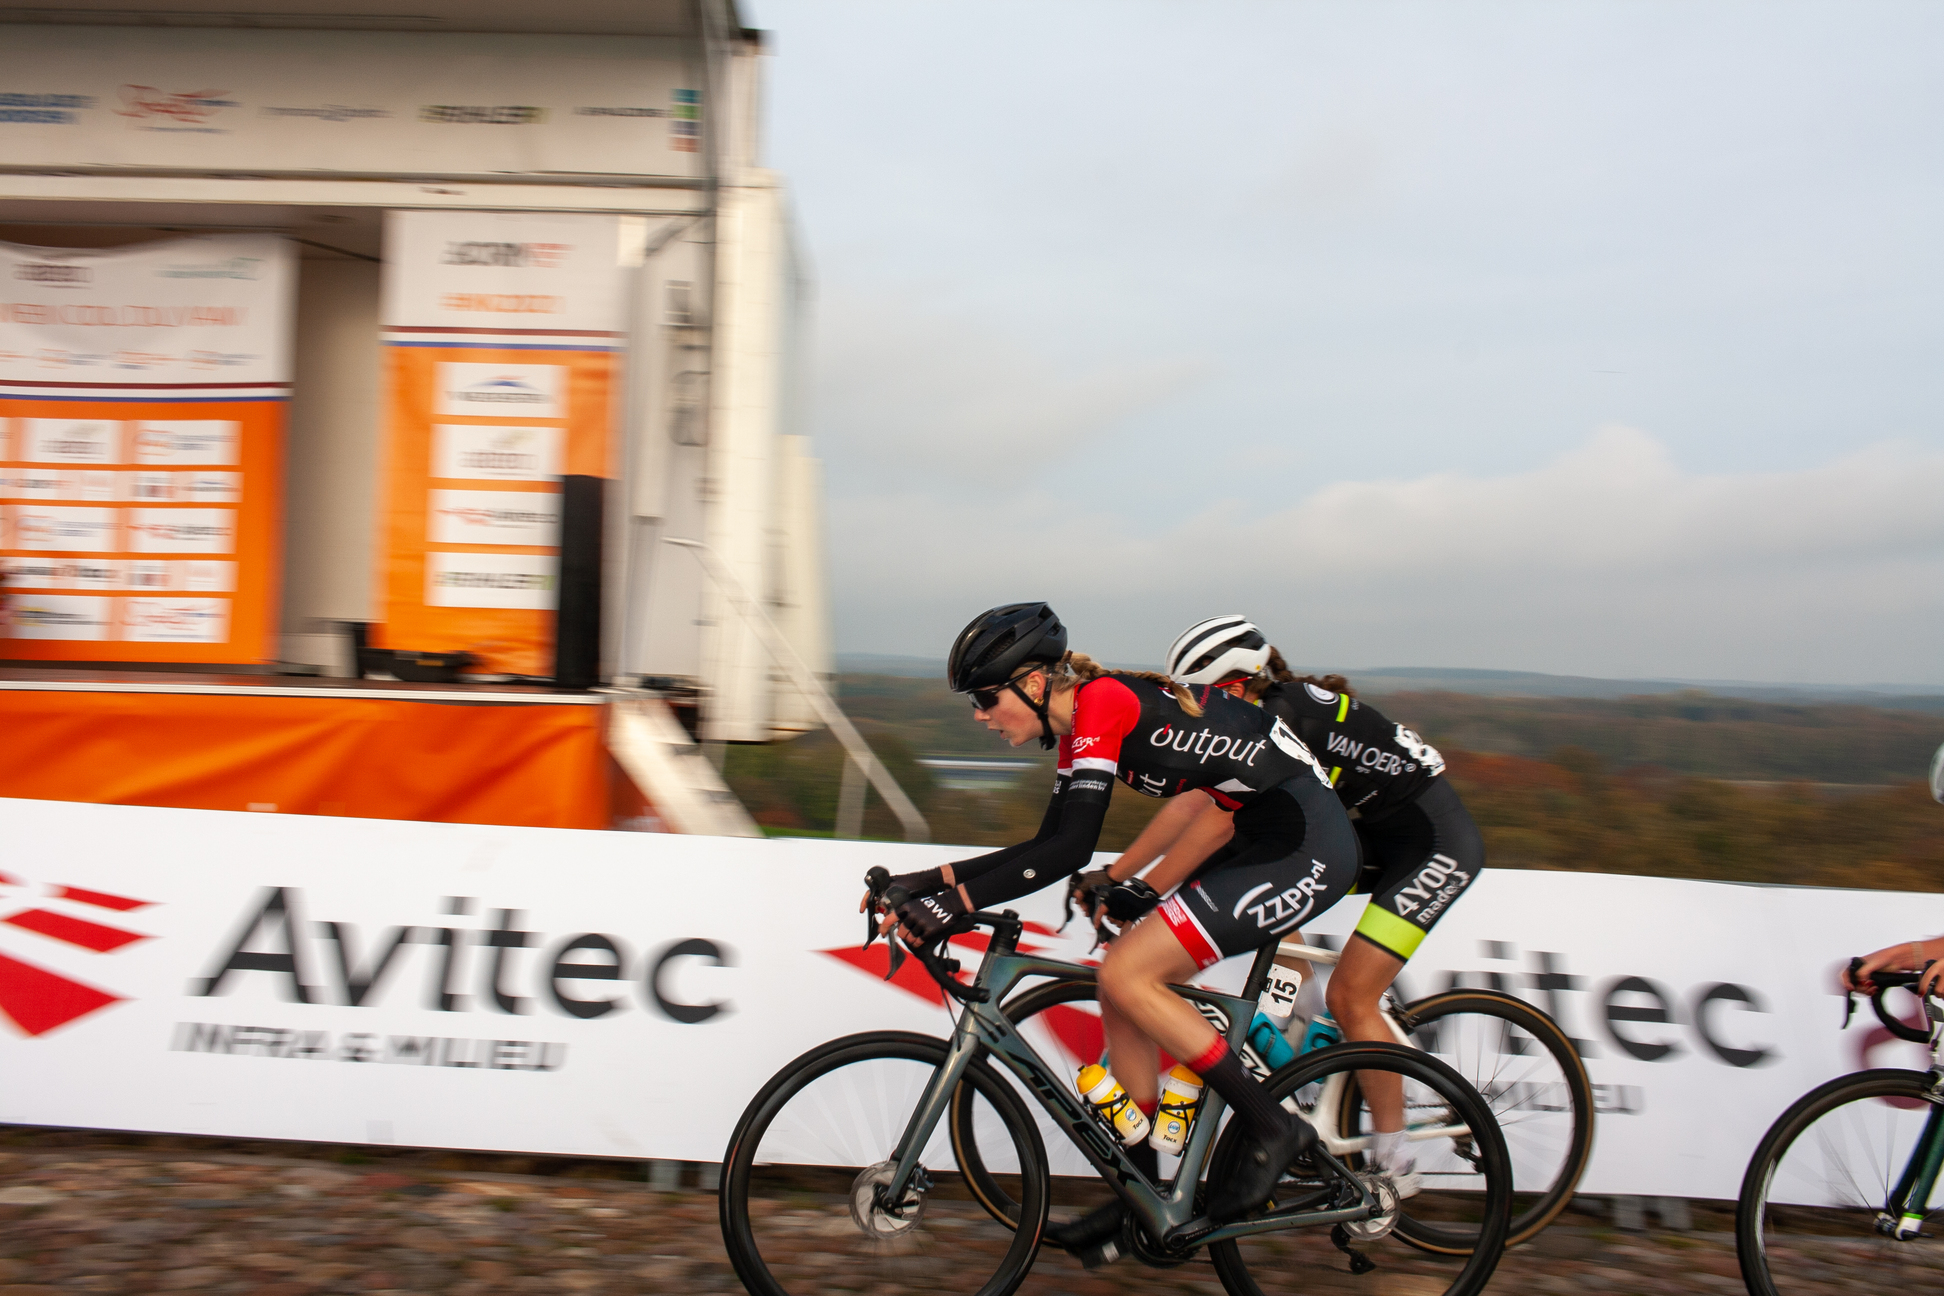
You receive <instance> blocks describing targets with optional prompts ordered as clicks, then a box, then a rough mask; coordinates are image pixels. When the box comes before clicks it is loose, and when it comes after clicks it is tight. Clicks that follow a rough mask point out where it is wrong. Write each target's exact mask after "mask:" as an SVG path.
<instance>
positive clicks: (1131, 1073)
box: [1100, 991, 1161, 1114]
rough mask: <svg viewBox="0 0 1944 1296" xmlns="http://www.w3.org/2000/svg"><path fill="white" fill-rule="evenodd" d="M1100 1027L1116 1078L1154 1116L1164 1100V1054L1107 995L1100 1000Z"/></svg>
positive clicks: (1103, 993) (1103, 995)
mask: <svg viewBox="0 0 1944 1296" xmlns="http://www.w3.org/2000/svg"><path fill="white" fill-rule="evenodd" d="M1100 1026H1101V1030H1102V1032H1103V1033H1104V1034H1105V1036H1106V1038H1107V1060H1108V1061H1109V1062H1111V1063H1113V1070H1114V1078H1115V1079H1116V1080H1118V1081H1120V1082H1121V1088H1123V1089H1125V1090H1127V1096H1128V1097H1129V1098H1132V1099H1133V1100H1134V1102H1135V1104H1136V1105H1137V1106H1139V1107H1140V1109H1141V1110H1142V1111H1144V1112H1148V1113H1149V1114H1152V1113H1153V1110H1154V1104H1155V1103H1157V1102H1159V1101H1160V1100H1161V1079H1160V1071H1161V1054H1160V1050H1158V1049H1157V1048H1155V1045H1154V1041H1153V1040H1151V1039H1149V1038H1148V1037H1147V1034H1146V1033H1145V1032H1144V1031H1142V1030H1141V1028H1140V1027H1139V1026H1136V1025H1135V1024H1134V1023H1133V1022H1132V1021H1130V1020H1128V1018H1127V1015H1126V1014H1125V1013H1123V1012H1121V1011H1120V1009H1118V1008H1116V1007H1114V1005H1113V1003H1112V1001H1110V1000H1109V999H1108V998H1107V996H1106V993H1105V992H1104V991H1103V992H1102V993H1101V997H1100Z"/></svg>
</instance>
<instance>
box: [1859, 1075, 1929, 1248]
mask: <svg viewBox="0 0 1944 1296" xmlns="http://www.w3.org/2000/svg"><path fill="white" fill-rule="evenodd" d="M1940 1169H1944V1101H1940V1100H1937V1099H1933V1100H1932V1102H1931V1108H1930V1114H1929V1115H1928V1116H1927V1117H1926V1118H1925V1120H1924V1133H1923V1137H1921V1138H1920V1139H1918V1140H1917V1146H1916V1147H1915V1148H1914V1149H1913V1150H1912V1151H1911V1154H1910V1160H1909V1161H1908V1162H1907V1163H1905V1165H1904V1171H1903V1177H1902V1178H1901V1179H1899V1180H1897V1186H1896V1187H1895V1188H1893V1189H1892V1190H1891V1192H1890V1200H1889V1201H1887V1202H1885V1203H1884V1206H1883V1209H1882V1210H1880V1211H1878V1212H1877V1217H1876V1231H1877V1232H1879V1233H1881V1234H1883V1235H1884V1236H1885V1237H1891V1238H1895V1239H1896V1240H1897V1241H1899V1242H1908V1241H1910V1240H1911V1239H1912V1238H1915V1237H1917V1236H1918V1235H1919V1234H1920V1233H1921V1232H1922V1230H1923V1227H1924V1213H1925V1210H1926V1208H1927V1207H1928V1206H1929V1204H1930V1198H1931V1191H1932V1190H1933V1189H1934V1188H1936V1186H1937V1175H1938V1171H1939V1170H1940Z"/></svg>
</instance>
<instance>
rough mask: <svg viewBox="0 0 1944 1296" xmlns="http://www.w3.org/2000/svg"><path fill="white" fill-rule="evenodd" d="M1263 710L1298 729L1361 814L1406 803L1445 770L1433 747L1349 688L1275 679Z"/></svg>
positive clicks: (1347, 804) (1340, 794)
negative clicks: (1339, 689) (1341, 690)
mask: <svg viewBox="0 0 1944 1296" xmlns="http://www.w3.org/2000/svg"><path fill="white" fill-rule="evenodd" d="M1262 709H1263V710H1265V711H1267V712H1269V713H1270V714H1271V715H1274V716H1277V717H1279V718H1280V719H1282V720H1283V721H1285V722H1286V723H1287V724H1288V726H1289V727H1290V728H1291V729H1294V730H1295V731H1296V733H1297V736H1298V737H1300V738H1301V739H1302V740H1303V742H1304V744H1305V745H1306V746H1307V747H1308V748H1309V750H1310V751H1311V752H1313V753H1314V754H1315V756H1316V758H1317V759H1318V760H1319V761H1321V762H1322V763H1323V768H1324V769H1325V770H1327V771H1328V778H1329V782H1330V786H1331V787H1333V788H1335V789H1336V793H1337V799H1338V800H1340V801H1342V802H1343V805H1344V808H1345V809H1349V810H1356V811H1358V812H1359V813H1361V814H1362V815H1363V817H1364V818H1365V819H1377V818H1381V817H1382V816H1384V815H1386V814H1389V813H1390V812H1391V811H1392V810H1395V809H1397V808H1398V807H1399V806H1402V805H1405V804H1407V803H1408V802H1410V801H1411V800H1412V799H1413V798H1414V797H1416V796H1417V794H1418V793H1420V792H1422V791H1423V790H1424V786H1425V784H1427V783H1429V782H1430V781H1431V780H1432V779H1434V778H1436V777H1437V776H1438V775H1440V774H1442V773H1444V767H1445V763H1444V757H1443V756H1441V755H1439V754H1438V749H1437V748H1436V747H1433V746H1432V745H1431V744H1430V743H1427V742H1425V741H1424V739H1422V738H1420V737H1418V736H1417V734H1415V733H1413V732H1412V731H1411V730H1409V729H1406V728H1405V727H1404V726H1403V725H1401V724H1393V723H1391V722H1390V721H1389V720H1386V719H1385V718H1384V716H1383V714H1382V713H1381V712H1379V711H1378V710H1377V709H1376V708H1375V707H1372V706H1367V705H1365V704H1364V703H1362V702H1360V701H1358V700H1357V699H1356V698H1353V697H1351V696H1350V695H1349V694H1348V693H1335V692H1332V691H1331V690H1329V689H1326V688H1320V687H1318V686H1317V685H1315V684H1302V683H1295V682H1290V683H1284V684H1273V685H1271V686H1270V687H1269V689H1268V691H1266V692H1265V693H1264V694H1263V695H1262Z"/></svg>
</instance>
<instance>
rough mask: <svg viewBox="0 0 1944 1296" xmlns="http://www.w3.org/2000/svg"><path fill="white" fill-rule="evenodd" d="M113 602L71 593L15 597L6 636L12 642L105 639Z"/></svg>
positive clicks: (110, 625) (9, 609)
mask: <svg viewBox="0 0 1944 1296" xmlns="http://www.w3.org/2000/svg"><path fill="white" fill-rule="evenodd" d="M114 603H115V600H113V599H107V598H85V597H81V596H78V595H73V594H15V595H12V596H10V597H9V599H8V603H7V633H8V634H9V635H11V636H12V637H13V638H15V639H108V638H111V637H112V634H111V631H112V629H113V608H114Z"/></svg>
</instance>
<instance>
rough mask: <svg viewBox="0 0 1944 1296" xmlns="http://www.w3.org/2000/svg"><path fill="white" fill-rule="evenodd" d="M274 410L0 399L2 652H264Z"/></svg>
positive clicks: (236, 656)
mask: <svg viewBox="0 0 1944 1296" xmlns="http://www.w3.org/2000/svg"><path fill="white" fill-rule="evenodd" d="M284 411H285V402H284V401H282V400H208V401H195V400H156V401H146V400H35V399H32V398H28V397H9V396H4V395H0V485H3V486H4V491H0V494H4V496H5V498H6V503H5V505H4V507H0V514H3V515H4V522H0V566H3V567H4V571H5V577H6V591H7V594H8V596H9V597H8V607H7V615H6V617H5V620H4V624H0V657H6V658H11V659H13V660H29V661H92V662H122V661H155V662H211V663H219V662H223V663H226V662H269V661H275V660H276V659H277V657H278V643H277V638H278V626H277V615H278V586H279V580H280V577H281V574H282V569H283V560H282V502H283V426H284Z"/></svg>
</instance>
